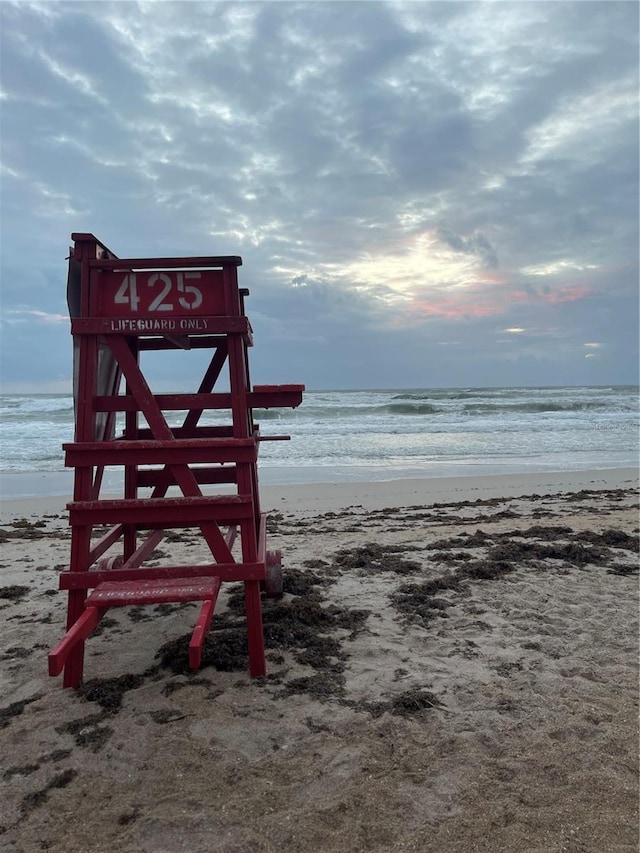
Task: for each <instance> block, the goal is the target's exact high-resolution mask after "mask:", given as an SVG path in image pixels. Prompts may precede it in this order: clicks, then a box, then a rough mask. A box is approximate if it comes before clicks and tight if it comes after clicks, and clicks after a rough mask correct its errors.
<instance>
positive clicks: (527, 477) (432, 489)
mask: <svg viewBox="0 0 640 853" xmlns="http://www.w3.org/2000/svg"><path fill="white" fill-rule="evenodd" d="M16 476H22V475H16ZM27 476H29V475H27ZM638 488H639V471H638V469H637V468H630V467H629V468H607V469H588V470H584V471H576V470H573V471H549V472H527V473H520V474H488V475H483V476H478V475H475V476H457V477H407V478H398V479H394V480H372V481H359V480H357V481H356V480H354V481H336V482H318V483H292V484H287V485H269V484H263V485H261V486H260V500H261V505H262V509H263V511H266V512H269V511H279V510H283V509H286V510H287V511H288V512H293V513H295V514H296V515H300V516H307V515H313V514H316V513H323V512H330V511H336V512H337V511H339V510H343V509H346V508H348V507H351V506H359V507H362V508H363V509H365V510H376V509H383V508H388V507H407V506H412V505H418V504H420V505H424V506H429V505H432V504H437V503H460V502H463V501H477V500H490V499H496V498H515V497H521V496H524V495H531V494H538V495H541V496H542V495H557V494H562V493H575V492H580V491H582V490H587V491H605V490H611V489H635V490H637V489H638ZM104 494H105V495H108V494H111V493H110V492H105V493H104ZM69 500H71V497H70V495H69V494H67V495H64V494H43V495H29V496H24V497H23V496H18V497H11V496H6V497H5V495H4V493H3V494H2V495H1V496H0V523H5V522H6V521H7V520H10V519H12V518H16V517H26V516H34V515H45V514H51V513H61V512H64V510H65V508H66V504H67V502H68V501H69Z"/></svg>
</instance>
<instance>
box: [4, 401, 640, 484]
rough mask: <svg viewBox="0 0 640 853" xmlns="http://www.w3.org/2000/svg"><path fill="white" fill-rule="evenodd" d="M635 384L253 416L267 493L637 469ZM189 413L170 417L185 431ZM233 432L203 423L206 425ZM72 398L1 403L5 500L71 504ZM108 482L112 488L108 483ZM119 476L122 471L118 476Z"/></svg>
mask: <svg viewBox="0 0 640 853" xmlns="http://www.w3.org/2000/svg"><path fill="white" fill-rule="evenodd" d="M638 392H639V389H638V387H637V386H628V385H625V386H605V387H567V388H563V387H553V388H423V389H412V390H402V389H386V390H373V391H372V390H359V391H358V390H356V391H307V392H306V393H305V395H304V402H303V404H302V405H301V406H300V407H299V408H298V409H277V410H276V409H272V410H256V411H255V412H254V415H255V420H256V421H257V422H258V423H260V432H261V435H262V436H263V437H264V438H267V437H268V436H270V435H274V436H275V435H283V434H285V435H290V436H291V439H290V440H289V441H263V442H261V446H260V463H259V464H260V480H261V482H262V483H270V484H277V485H283V484H290V483H312V482H333V481H373V480H376V481H380V480H394V479H400V478H405V477H443V476H452V477H453V476H466V475H483V474H517V473H527V472H543V471H571V470H586V469H606V468H619V467H635V466H637V465H638V446H639V442H638V437H639V418H638V400H639V396H638ZM184 415H185V413H184V412H172V413H170V415H169V419H170V423H172V424H177V423H179V422H180V421H181V420H182V419H183V418H184ZM225 422H228V415H227V416H226V417H225V415H224V414H223V413H219V412H211V413H205V414H204V415H203V417H202V419H201V423H203V424H216V423H225ZM72 440H73V398H72V396H71V395H70V394H68V395H67V394H40V395H20V394H5V395H2V396H0V491H1V494H2V496H3V497H11V496H13V497H18V496H31V495H38V494H64V493H68V492H69V490H70V483H71V472H69V471H65V468H64V455H63V452H62V449H61V445H62V443H63V442H66V441H72ZM107 475H109V476H111V475H110V472H106V473H105V477H106V478H107V479H106V481H105V483H106V485H108V484H109V483H110V480H109V476H107ZM112 476H113V477H116V475H115V473H113V475H112Z"/></svg>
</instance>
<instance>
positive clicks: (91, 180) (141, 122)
mask: <svg viewBox="0 0 640 853" xmlns="http://www.w3.org/2000/svg"><path fill="white" fill-rule="evenodd" d="M638 9H639V6H638V4H637V3H635V2H603V3H600V2H550V3H547V2H497V3H494V2H486V3H485V2H472V3H462V2H436V3H430V2H424V3H404V2H400V3H393V2H391V3H383V2H373V3H370V2H356V3H351V2H335V3H334V2H304V3H289V2H256V3H231V2H224V3H212V2H207V3H199V2H147V3H130V2H119V3H103V2H100V3H98V2H95V3H93V2H92V3H84V2H71V3H66V2H40V3H29V2H22V0H21V2H16V3H11V2H6V0H5V2H0V15H1V19H2V20H1V24H2V53H1V63H2V68H1V71H2V74H1V78H2V80H1V83H2V93H1V100H0V110H1V113H0V118H1V142H2V152H1V153H2V178H1V181H2V183H1V196H0V206H1V241H2V245H1V249H2V270H1V273H2V278H1V289H2V290H1V292H2V381H3V387H4V389H5V390H6V391H20V390H23V391H32V390H36V389H40V390H68V389H69V388H70V376H71V341H70V337H69V321H68V315H67V306H66V294H65V287H66V263H65V256H66V254H67V248H68V245H69V239H70V234H71V232H72V231H92V232H93V233H94V234H95V235H96V236H97V237H99V238H100V239H101V240H102V241H103V242H105V243H106V244H107V245H108V246H109V247H110V248H111V249H113V251H114V252H115V253H116V254H118V255H119V256H121V257H127V256H129V257H132V256H133V257H142V256H157V255H207V254H208V255H241V256H242V258H243V261H244V265H243V266H242V267H241V268H240V276H241V279H240V280H241V284H242V285H243V286H245V287H248V288H249V289H250V290H251V296H250V298H249V299H248V300H247V313H248V314H249V317H250V319H251V322H252V325H253V327H254V332H255V342H256V345H255V347H254V349H253V350H252V351H251V359H252V362H251V370H252V378H253V380H254V381H256V382H306V383H307V386H308V387H310V388H359V387H369V388H385V387H428V386H478V385H546V384H605V383H634V382H637V381H638V380H637V376H638V154H639V147H638V83H639V81H638ZM184 355H185V354H183V353H180V352H179V353H177V354H176V355H175V357H174V358H173V359H171V360H169V361H168V362H167V360H166V359H165V360H163V362H162V368H161V371H162V375H161V377H159V378H162V379H164V380H166V382H167V383H168V385H169V386H171V385H172V384H173V385H176V382H178V381H180V382H182V381H183V377H184V378H186V377H185V374H187V373H188V372H189V371H192V370H193V365H192V363H191V362H189V359H186V361H185V360H184V359H183V356H184ZM154 369H155V368H154ZM158 369H160V368H158ZM199 379H200V375H198V376H197V377H195V380H194V381H195V382H196V384H197V381H198V380H199Z"/></svg>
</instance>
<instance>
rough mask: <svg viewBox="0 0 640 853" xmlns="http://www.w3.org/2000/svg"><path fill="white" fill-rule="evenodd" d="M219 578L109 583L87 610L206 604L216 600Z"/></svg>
mask: <svg viewBox="0 0 640 853" xmlns="http://www.w3.org/2000/svg"><path fill="white" fill-rule="evenodd" d="M219 588H220V579H219V578H184V577H181V578H166V579H164V580H159V579H154V580H135V581H118V582H115V581H106V582H105V583H101V584H100V585H99V586H97V587H96V588H95V589H94V591H93V592H92V593H91V595H90V596H89V597H88V598H87V600H86V602H85V607H87V608H95V607H125V606H128V605H140V604H166V603H169V602H174V601H175V602H178V601H204V600H206V599H210V598H215V597H216V596H217V594H218V590H219Z"/></svg>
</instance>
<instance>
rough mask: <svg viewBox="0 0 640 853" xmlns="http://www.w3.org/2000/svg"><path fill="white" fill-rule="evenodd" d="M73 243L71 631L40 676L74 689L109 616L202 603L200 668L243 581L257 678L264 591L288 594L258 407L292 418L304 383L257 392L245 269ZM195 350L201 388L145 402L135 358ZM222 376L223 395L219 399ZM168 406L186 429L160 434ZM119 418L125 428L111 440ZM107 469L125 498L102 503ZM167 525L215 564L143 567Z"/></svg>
mask: <svg viewBox="0 0 640 853" xmlns="http://www.w3.org/2000/svg"><path fill="white" fill-rule="evenodd" d="M72 240H73V241H74V245H73V247H72V250H71V256H70V259H69V278H68V287H67V289H68V303H69V310H70V314H71V333H72V335H73V341H74V394H75V413H76V424H75V440H74V442H73V443H70V444H65V445H64V450H65V465H66V466H67V467H71V468H73V469H74V489H73V501H72V502H71V503H69V504H68V510H69V524H70V526H71V555H70V565H69V569H68V571H63V572H62V574H61V575H60V589H63V590H68V608H67V626H66V628H67V630H66V633H65V635H64V637H63V639H62V640H61V642H60V643H58V645H57V646H56V647H55V648H54V649H53V650H52V651H51V652H50V654H49V673H50V675H58V674H59V673H60V672H62V670H63V669H64V676H63V684H64V686H65V687H77V686H78V685H79V684H80V683H81V681H82V674H83V659H84V645H85V640H86V639H87V638H88V637H89V635H90V634H91V633H92V631H93V630H94V629H95V628H96V626H97V625H98V623H99V622H100V619H101V618H102V617H103V616H104V614H105V613H106V612H107V610H108V609H109V608H110V607H120V606H124V605H146V604H159V603H163V602H182V601H200V602H202V606H201V610H200V614H199V616H198V618H197V621H196V625H195V628H194V631H193V635H192V638H191V642H190V645H189V664H190V666H191V667H193V668H197V667H198V666H199V665H200V663H201V657H202V647H203V643H204V638H205V635H206V633H207V631H208V629H209V626H210V624H211V620H212V617H213V613H214V608H215V604H216V599H217V596H218V591H219V589H220V584H221V583H222V582H225V581H242V582H243V583H244V595H245V610H246V623H247V639H248V653H249V671H250V674H251V676H252V677H256V676H260V675H264V674H265V672H266V663H265V655H264V641H263V631H262V611H261V590H263V589H265V590H266V591H267V593H268V594H272V595H278V594H281V592H282V575H281V567H280V555H279V553H278V552H269V551H267V547H266V519H265V515H264V513H262V512H261V510H260V500H259V493H258V468H257V461H258V448H259V443H260V441H261V440H263V438H262V437H261V436H260V434H259V429H258V425H257V424H255V423H254V420H253V409H254V408H261V409H266V408H272V407H292V408H295V407H296V406H298V405H299V404H300V403H301V402H302V392H303V391H304V385H262V386H253V387H252V386H251V383H250V379H249V362H248V357H247V348H248V347H250V346H251V345H252V329H251V325H250V323H249V320H248V319H247V317H246V316H245V312H244V299H245V297H246V296H247V295H248V291H247V290H244V289H241V288H239V287H238V277H237V269H238V267H239V266H240V265H241V264H242V259H241V258H239V257H236V256H231V257H189V258H126V259H119V258H117V257H116V256H115V255H114V254H113V252H111V251H110V250H109V249H108V248H107V247H106V246H105V245H104V244H103V243H101V242H100V241H99V240H98V239H96V237H94V236H93V235H92V234H77V233H76V234H72ZM190 349H202V350H209V351H210V352H211V358H210V361H209V364H208V367H207V368H206V370H205V372H204V376H203V378H202V381H201V382H200V385H199V388H198V390H197V391H196V392H195V393H180V394H177V393H174V394H156V393H154V392H153V391H152V390H151V387H150V385H149V383H148V382H147V379H146V378H145V376H144V375H143V371H142V368H141V363H140V354H141V353H143V352H145V351H153V350H170V351H172V352H175V353H176V355H177V354H179V353H180V351H183V350H190ZM225 377H226V378H227V380H228V381H227V383H226V386H225V389H224V390H214V389H215V388H216V385H217V383H218V382H219V381H220V384H222V382H223V381H224V379H225ZM122 380H124V393H122V392H121V385H122V384H123V382H122ZM208 410H216V411H217V412H218V413H219V414H221V413H222V412H227V413H230V418H229V422H228V423H226V424H223V425H220V424H218V425H216V426H207V425H203V424H201V417H202V414H203V412H205V411H208ZM170 411H174V412H176V411H186V416H185V417H184V418H183V420H182V423H181V424H180V425H179V426H175V425H174V426H170V425H169V422H168V421H167V418H166V417H165V413H166V412H170ZM118 413H123V414H121V415H120V417H121V418H122V419H123V423H124V428H123V430H122V433H121V434H120V435H118V436H116V434H115V425H116V416H117V414H118ZM272 438H278V439H284V438H288V436H273V437H272ZM108 466H116V467H117V468H118V469H120V470H121V471H122V497H113V496H108V497H104V496H101V488H102V483H103V475H104V469H105V467H108ZM222 484H224V488H221V486H222ZM202 486H206V487H207V493H206V494H204V493H203V491H202V488H201V487H202ZM176 492H177V494H175V493H176ZM96 527H99V528H100V529H101V530H100V535H99V537H98V538H94V535H93V534H94V529H95V528H96ZM176 528H195V529H197V530H199V531H200V532H201V534H202V537H203V539H204V541H205V542H206V545H207V546H208V553H210V556H211V559H210V560H208V561H207V562H205V563H199V564H197V565H173V564H168V565H157V564H156V561H155V560H154V565H153V566H151V565H148V564H146V561H147V560H148V559H149V557H150V556H151V555H152V553H153V552H154V551H155V549H156V548H157V546H158V545H159V543H160V542H161V541H162V539H163V537H164V536H165V533H166V532H167V531H170V530H172V529H176ZM105 529H106V530H105ZM236 539H238V542H237V544H236V549H235V550H236V553H237V552H239V556H238V557H236V556H234V553H233V552H232V549H233V548H234V542H236Z"/></svg>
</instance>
